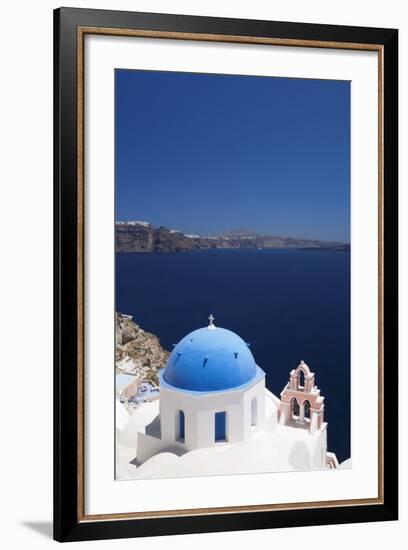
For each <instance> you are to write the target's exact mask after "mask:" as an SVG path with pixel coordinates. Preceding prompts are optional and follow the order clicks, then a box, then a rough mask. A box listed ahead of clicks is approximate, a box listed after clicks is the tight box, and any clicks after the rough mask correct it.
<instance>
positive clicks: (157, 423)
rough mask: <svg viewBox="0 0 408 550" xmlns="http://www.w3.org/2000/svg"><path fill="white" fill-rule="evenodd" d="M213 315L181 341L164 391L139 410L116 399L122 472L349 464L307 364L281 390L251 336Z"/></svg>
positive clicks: (120, 475) (163, 376)
mask: <svg viewBox="0 0 408 550" xmlns="http://www.w3.org/2000/svg"><path fill="white" fill-rule="evenodd" d="M209 321H210V323H209V325H208V326H207V327H204V328H200V329H198V330H195V331H193V332H191V333H190V334H187V336H185V337H184V338H183V339H182V340H181V341H180V342H179V343H178V344H177V345H176V346H175V347H174V349H173V351H172V353H171V354H170V356H169V359H168V361H167V365H166V367H165V368H164V369H163V370H162V371H161V372H160V394H159V395H160V397H159V399H157V400H155V401H151V402H145V403H142V404H141V405H140V406H139V407H138V408H137V409H136V411H135V412H134V413H133V414H132V415H131V416H130V417H129V415H128V414H127V412H126V411H125V410H124V408H123V406H121V404H120V403H119V402H118V403H117V410H116V419H117V445H116V448H117V462H116V477H117V479H129V478H139V479H145V478H152V477H175V476H177V477H179V476H193V475H201V476H202V475H211V474H219V475H222V474H227V473H260V472H274V471H291V470H317V469H324V468H339V467H340V468H342V467H349V466H350V465H351V464H350V460H348V461H345V462H344V463H343V464H341V465H339V463H338V461H337V458H336V455H335V454H334V453H331V452H328V450H327V423H326V422H325V421H324V397H322V396H321V395H320V390H319V389H318V387H317V386H316V384H315V375H314V373H313V372H311V371H310V369H309V367H308V366H307V365H306V363H304V362H303V361H301V362H300V364H299V366H298V367H297V368H296V369H294V370H292V371H291V373H290V378H289V382H288V383H287V384H286V386H285V388H284V389H283V391H282V392H281V394H280V398H278V397H276V396H275V395H273V394H272V393H271V392H270V391H269V390H268V389H267V388H266V386H265V372H264V371H263V370H262V368H261V367H259V366H258V365H257V364H256V362H255V359H254V357H253V355H252V353H251V351H250V349H249V347H248V345H247V344H246V343H245V342H244V341H243V340H242V339H241V338H240V337H239V336H238V335H237V334H235V333H234V332H232V331H230V330H227V329H224V328H219V327H216V326H215V325H214V323H213V321H214V318H213V316H212V315H210V317H209Z"/></svg>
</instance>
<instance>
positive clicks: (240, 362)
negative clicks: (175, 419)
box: [163, 318, 261, 392]
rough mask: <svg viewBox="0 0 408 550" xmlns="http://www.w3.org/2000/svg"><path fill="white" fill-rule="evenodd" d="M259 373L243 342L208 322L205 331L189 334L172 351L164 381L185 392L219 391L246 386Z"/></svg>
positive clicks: (233, 334)
mask: <svg viewBox="0 0 408 550" xmlns="http://www.w3.org/2000/svg"><path fill="white" fill-rule="evenodd" d="M260 370H261V369H259V367H257V365H256V363H255V359H254V357H253V355H252V353H251V352H250V350H249V348H248V345H247V344H246V343H245V342H244V341H243V340H242V338H240V337H239V336H238V335H237V334H235V333H234V332H232V331H230V330H227V329H225V328H219V327H215V326H214V325H213V324H212V319H211V318H210V325H209V326H208V327H204V328H200V329H198V330H194V331H193V332H190V334H187V336H185V337H184V338H183V339H182V340H181V341H180V342H179V343H178V344H177V345H176V346H175V347H174V349H173V351H172V353H171V354H170V357H169V359H168V361H167V365H166V368H165V369H164V372H163V380H164V381H165V382H166V383H167V384H169V385H171V386H174V387H176V388H178V389H183V390H188V391H198V392H209V391H220V390H228V389H232V388H238V387H239V386H243V385H246V384H247V383H249V382H251V381H252V380H255V379H256V378H258V377H259V374H260V373H259V371H260Z"/></svg>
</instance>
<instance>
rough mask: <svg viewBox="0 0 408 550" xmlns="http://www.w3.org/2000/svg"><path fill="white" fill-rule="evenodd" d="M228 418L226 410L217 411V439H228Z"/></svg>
mask: <svg viewBox="0 0 408 550" xmlns="http://www.w3.org/2000/svg"><path fill="white" fill-rule="evenodd" d="M226 420H227V415H226V413H225V411H222V412H217V413H215V441H226V439H227V429H226V423H227V422H226Z"/></svg>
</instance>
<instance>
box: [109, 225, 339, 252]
mask: <svg viewBox="0 0 408 550" xmlns="http://www.w3.org/2000/svg"><path fill="white" fill-rule="evenodd" d="M115 228H116V231H115V241H116V252H188V251H191V250H205V249H210V248H304V249H316V248H318V249H325V250H345V249H348V248H349V245H347V244H344V243H340V242H324V241H318V240H310V239H299V238H294V237H278V236H273V235H261V234H259V233H252V232H246V231H236V232H230V233H225V234H223V235H218V236H211V237H210V236H200V235H188V234H184V233H182V232H181V231H176V230H172V229H168V228H167V227H159V228H155V227H153V226H152V225H151V224H150V223H148V222H143V221H134V222H116V226H115Z"/></svg>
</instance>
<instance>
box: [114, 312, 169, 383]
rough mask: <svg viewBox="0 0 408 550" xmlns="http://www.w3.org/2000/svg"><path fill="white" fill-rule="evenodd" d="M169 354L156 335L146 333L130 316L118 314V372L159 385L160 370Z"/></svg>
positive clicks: (116, 366)
mask: <svg viewBox="0 0 408 550" xmlns="http://www.w3.org/2000/svg"><path fill="white" fill-rule="evenodd" d="M168 356H169V352H168V351H166V350H165V349H163V348H162V346H161V345H160V342H159V339H158V338H157V336H155V335H154V334H150V333H149V332H145V331H144V330H143V329H142V328H140V326H139V325H137V324H136V323H135V322H134V321H133V318H132V317H131V316H130V315H123V314H121V313H116V350H115V370H116V372H128V373H132V374H136V376H137V378H138V379H140V381H141V380H152V381H153V382H155V383H156V384H158V383H159V379H158V373H159V370H160V369H162V368H163V367H165V365H166V361H167V358H168Z"/></svg>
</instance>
